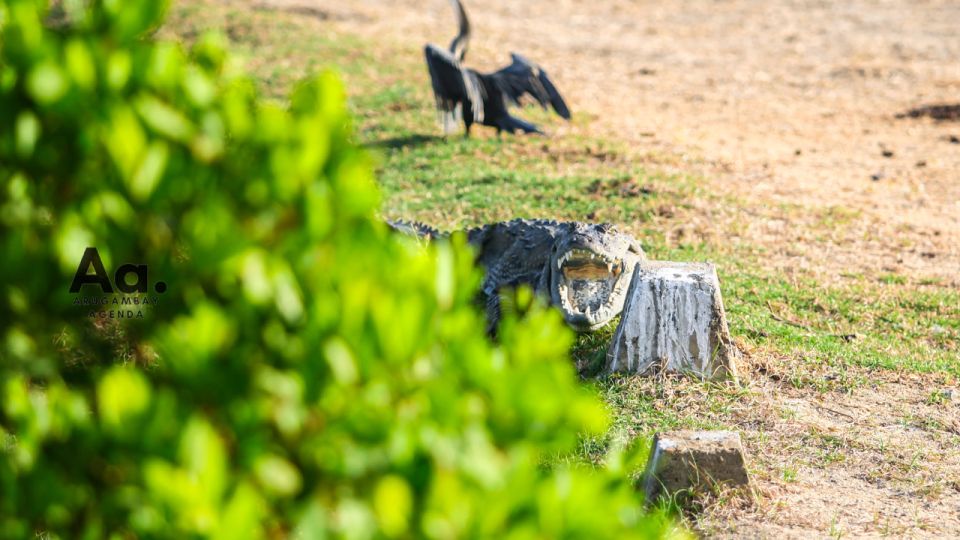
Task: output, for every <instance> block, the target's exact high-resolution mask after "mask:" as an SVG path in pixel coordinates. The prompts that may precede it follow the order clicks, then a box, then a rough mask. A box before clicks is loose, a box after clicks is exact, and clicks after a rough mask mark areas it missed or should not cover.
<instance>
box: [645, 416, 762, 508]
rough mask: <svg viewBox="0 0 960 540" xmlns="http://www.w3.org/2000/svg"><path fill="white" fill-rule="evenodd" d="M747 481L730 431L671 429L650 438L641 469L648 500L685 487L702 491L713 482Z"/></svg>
mask: <svg viewBox="0 0 960 540" xmlns="http://www.w3.org/2000/svg"><path fill="white" fill-rule="evenodd" d="M720 484H722V485H724V486H728V487H734V488H737V487H745V486H748V485H749V484H750V477H749V475H748V474H747V462H746V457H745V456H744V452H743V444H742V443H741V442H740V435H739V434H737V433H734V432H732V431H672V432H667V433H658V434H657V435H656V436H655V437H654V439H653V448H652V449H651V451H650V460H649V461H648V462H647V468H646V471H645V472H644V484H643V489H644V493H645V494H646V496H647V500H648V501H652V500H654V499H655V498H656V497H659V496H660V495H667V496H672V495H676V494H678V493H681V492H684V491H685V490H686V491H687V492H690V493H694V492H697V491H701V492H702V491H703V490H704V489H709V488H712V487H713V486H716V485H720Z"/></svg>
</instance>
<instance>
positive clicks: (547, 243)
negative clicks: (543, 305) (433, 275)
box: [388, 219, 646, 333]
mask: <svg viewBox="0 0 960 540" xmlns="http://www.w3.org/2000/svg"><path fill="white" fill-rule="evenodd" d="M388 224H389V225H390V226H391V227H392V228H393V229H395V230H397V231H400V232H403V233H406V234H410V235H414V236H417V237H419V238H422V239H426V240H428V241H429V240H434V239H437V238H443V237H445V236H448V235H449V233H446V232H442V231H440V230H438V229H435V228H433V227H430V226H428V225H424V224H422V223H417V222H405V221H388ZM465 232H466V235H467V241H468V242H469V243H470V244H471V245H472V246H473V247H474V249H475V250H476V262H477V263H478V264H479V265H480V266H481V267H483V268H484V271H485V274H484V278H483V282H482V284H481V290H480V294H481V301H482V302H483V303H484V304H485V305H486V310H487V323H488V327H487V330H488V332H490V333H495V331H496V328H497V324H498V323H499V320H500V313H501V306H500V290H501V289H502V288H504V287H517V286H519V285H527V286H529V287H531V288H532V289H533V290H534V292H535V293H537V294H539V295H541V296H542V297H544V298H546V299H547V300H548V301H549V303H550V304H551V305H553V306H555V307H557V308H558V309H559V310H560V312H561V313H562V314H563V318H564V320H565V321H566V323H567V324H568V325H569V326H570V327H572V328H573V329H575V330H577V331H579V332H588V331H593V330H596V329H598V328H600V327H602V326H604V325H606V324H607V323H609V322H610V321H611V320H612V319H613V318H614V317H616V316H617V315H619V314H620V312H621V311H622V310H623V303H624V300H625V299H626V296H627V289H628V288H629V286H630V279H631V276H632V275H633V269H634V266H636V265H637V264H638V263H640V262H642V261H644V260H646V256H645V254H644V252H643V249H642V248H641V247H640V242H638V241H637V240H636V239H635V238H634V237H632V236H630V235H628V234H625V233H623V232H620V231H618V230H617V228H616V227H615V226H613V225H611V224H609V223H599V224H593V223H580V222H574V221H567V222H562V221H553V220H545V219H515V220H512V221H504V222H498V223H491V224H488V225H483V226H480V227H475V228H471V229H468V230H466V231H465Z"/></svg>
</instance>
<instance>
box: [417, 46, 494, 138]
mask: <svg viewBox="0 0 960 540" xmlns="http://www.w3.org/2000/svg"><path fill="white" fill-rule="evenodd" d="M424 55H425V56H426V58H427V69H428V70H430V82H431V83H432V84H433V97H434V99H435V100H436V102H437V110H439V111H440V112H441V113H448V114H457V112H458V110H460V109H459V107H460V106H461V105H462V104H463V103H464V102H469V103H470V105H471V106H472V108H473V119H474V121H475V122H482V121H483V87H482V86H481V84H480V81H479V80H478V79H477V75H476V74H475V73H473V72H472V71H470V70H468V69H464V68H463V67H462V66H461V65H460V62H458V61H457V59H456V58H454V56H453V55H452V54H451V53H450V52H448V51H445V50H443V49H441V48H440V47H437V46H436V45H427V46H426V47H425V48H424Z"/></svg>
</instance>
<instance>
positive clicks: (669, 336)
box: [606, 261, 739, 379]
mask: <svg viewBox="0 0 960 540" xmlns="http://www.w3.org/2000/svg"><path fill="white" fill-rule="evenodd" d="M738 354H739V353H738V351H737V349H736V347H734V345H733V343H732V342H731V340H730V331H729V330H728V329H727V321H726V315H725V314H724V311H723V300H722V299H721V297H720V281H719V280H718V279H717V270H716V268H715V267H714V266H713V265H712V264H707V263H677V262H662V261H647V262H644V263H641V264H638V265H637V266H636V267H635V268H634V271H633V280H632V281H631V283H630V289H629V290H628V292H627V299H626V302H625V303H624V306H623V313H622V315H621V317H620V325H619V326H617V330H616V333H614V335H613V341H612V342H611V344H610V348H609V349H608V350H607V364H606V370H607V372H610V373H612V372H625V373H638V374H650V373H653V372H656V371H660V370H664V371H668V372H679V373H688V374H692V375H695V376H697V377H700V378H701V379H716V378H724V377H733V378H736V377H737V367H736V357H737V355H738Z"/></svg>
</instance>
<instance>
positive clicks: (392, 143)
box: [364, 133, 443, 150]
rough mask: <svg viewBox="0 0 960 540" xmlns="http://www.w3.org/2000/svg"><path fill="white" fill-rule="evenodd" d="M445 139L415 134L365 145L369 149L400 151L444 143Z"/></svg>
mask: <svg viewBox="0 0 960 540" xmlns="http://www.w3.org/2000/svg"><path fill="white" fill-rule="evenodd" d="M442 140H443V137H441V136H439V135H424V134H422V133H413V134H411V135H404V136H402V137H391V138H389V139H383V140H382V141H373V142H368V143H366V144H364V146H366V147H367V148H377V149H381V150H383V149H388V148H389V149H392V150H399V149H401V148H418V147H420V146H425V145H427V144H431V143H435V142H439V141H442Z"/></svg>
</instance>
